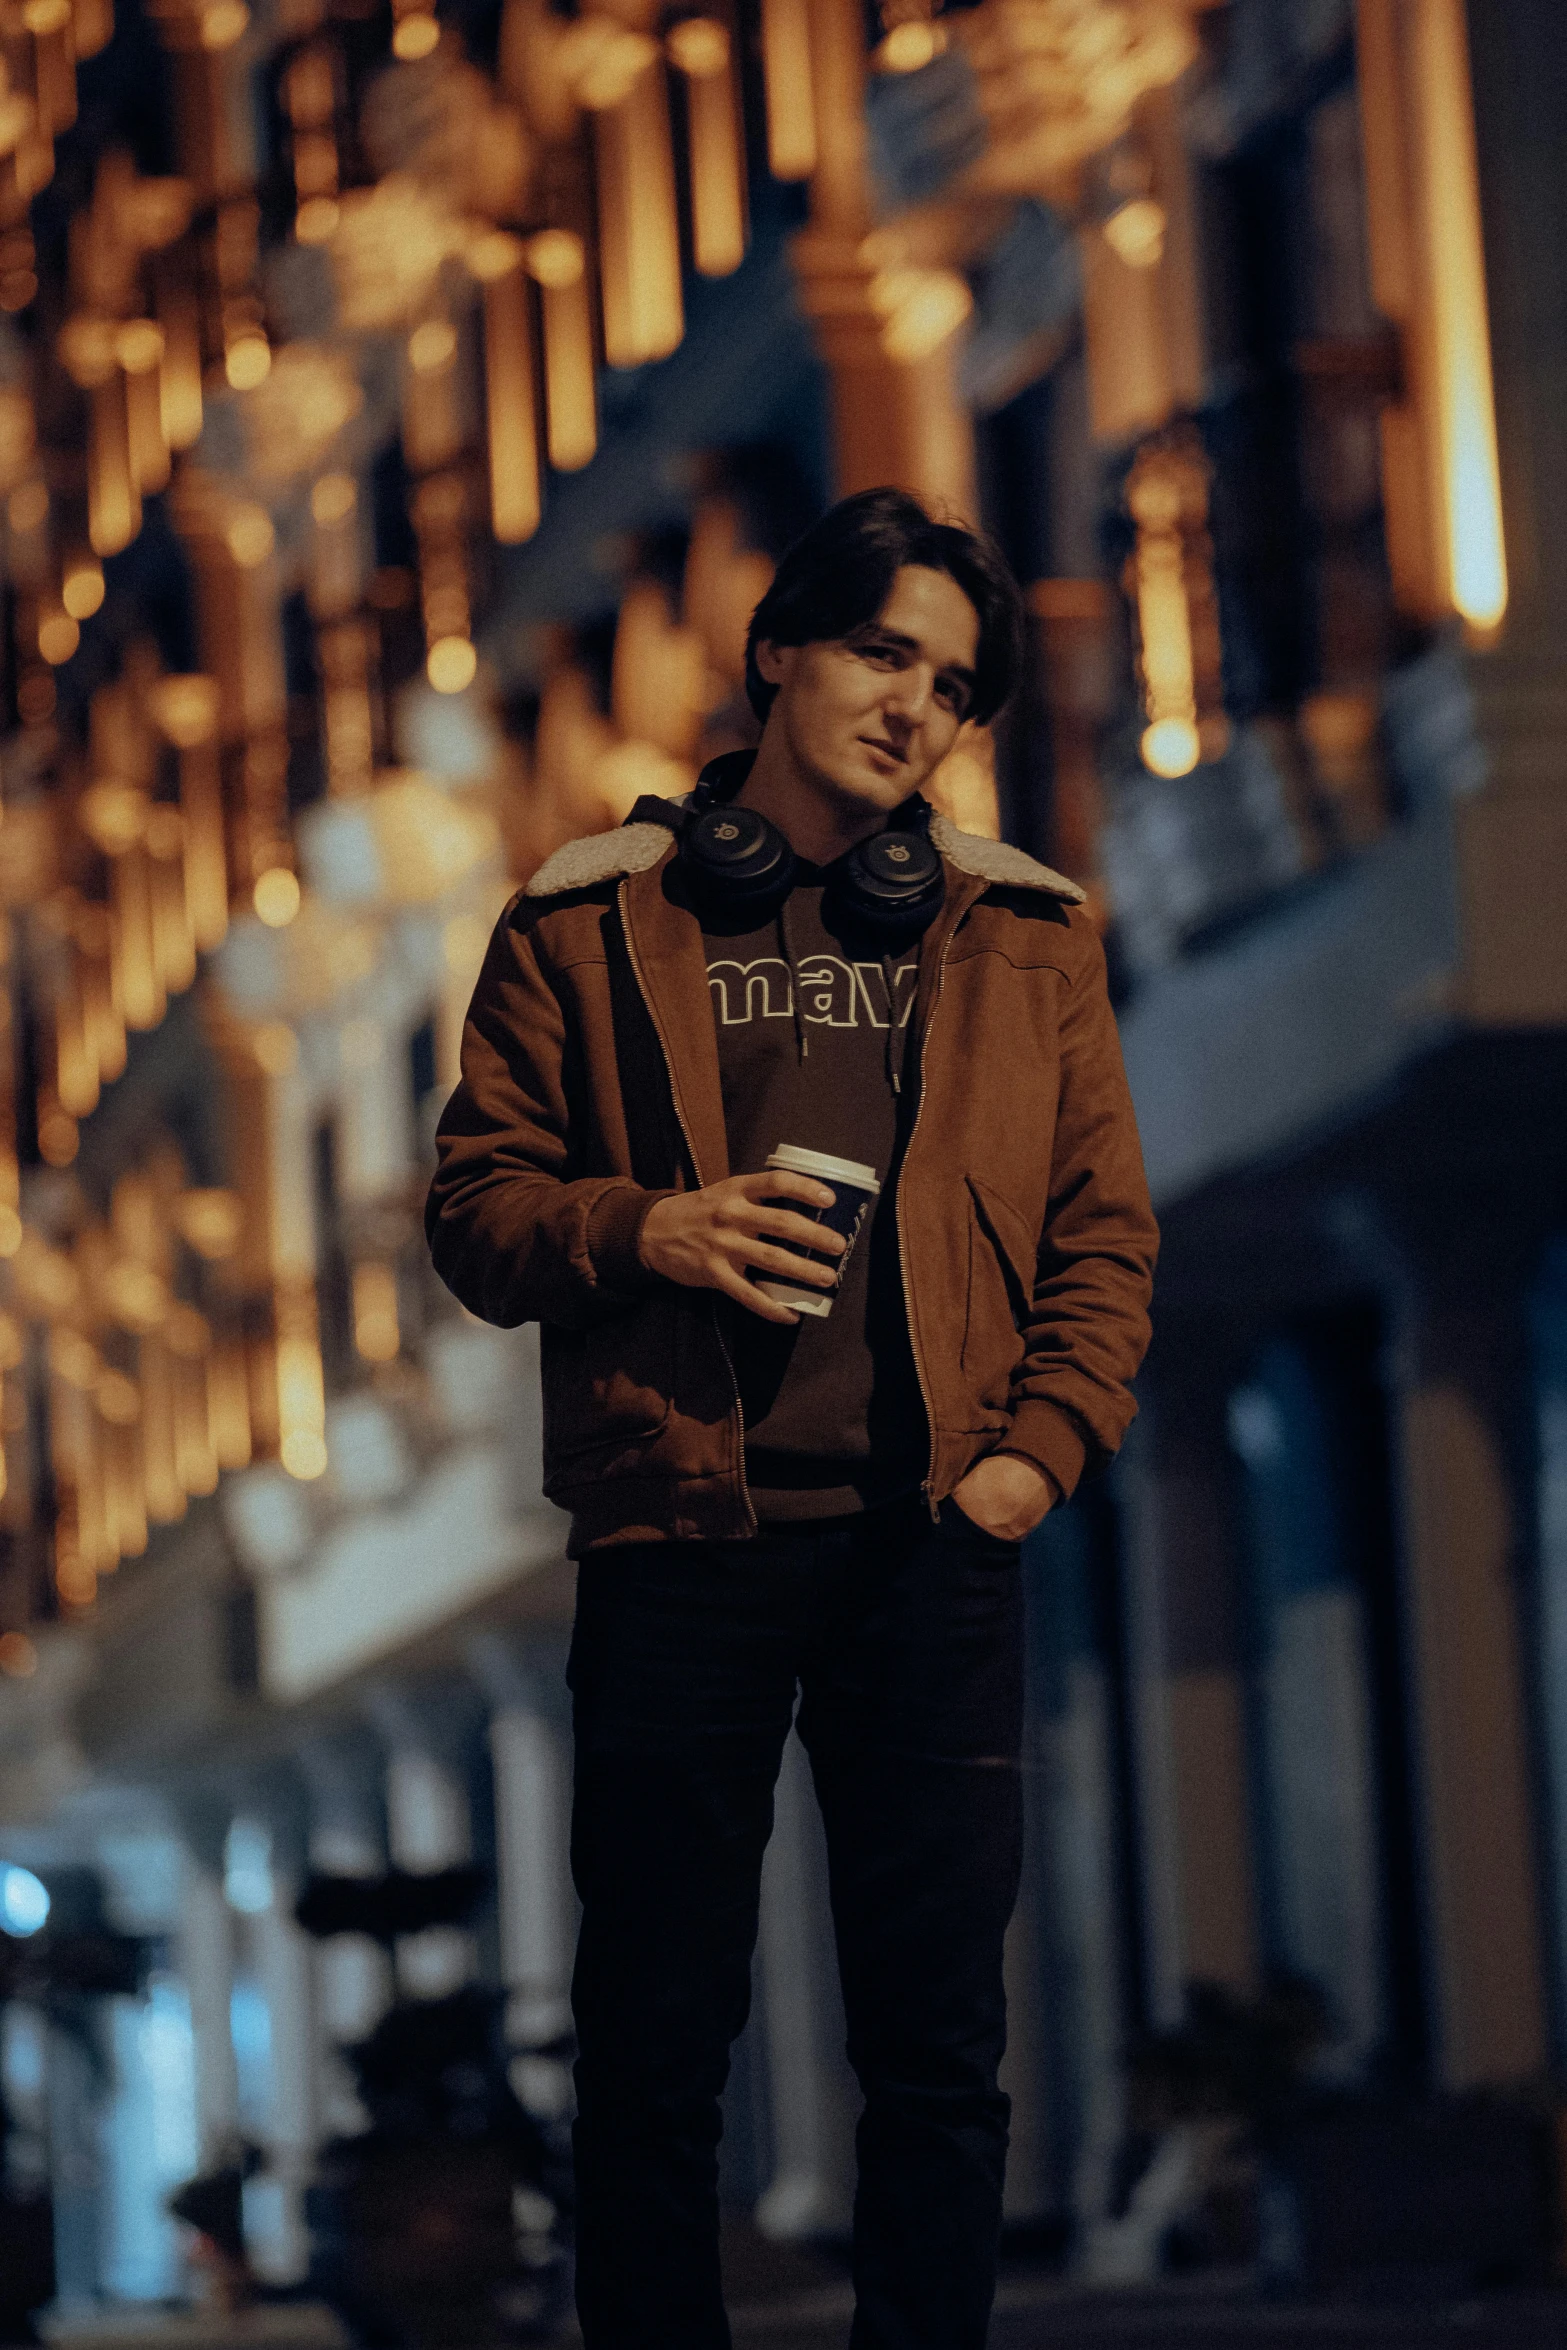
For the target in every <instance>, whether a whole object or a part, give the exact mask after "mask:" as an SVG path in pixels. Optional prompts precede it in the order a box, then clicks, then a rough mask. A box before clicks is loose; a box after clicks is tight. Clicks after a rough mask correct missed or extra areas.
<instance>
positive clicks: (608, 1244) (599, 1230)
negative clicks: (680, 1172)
mask: <svg viewBox="0 0 1567 2350" xmlns="http://www.w3.org/2000/svg"><path fill="white" fill-rule="evenodd" d="M670 1197H672V1190H671V1191H644V1190H643V1188H642V1186H641V1184H640V1183H612V1184H610V1185H609V1186H608V1187H607V1188H606V1189H605V1190H604V1191H603V1192H602V1193H601V1194H600V1196H599V1197H598V1198H597V1199H596V1200H595V1201H594V1203H593V1206H592V1207H591V1208H590V1209H589V1211H588V1258H589V1261H590V1262H591V1264H592V1267H593V1279H594V1283H595V1286H596V1287H597V1288H599V1289H609V1290H617V1291H619V1292H621V1293H622V1294H623V1295H626V1296H632V1295H635V1294H636V1292H637V1291H639V1290H643V1289H650V1288H651V1287H652V1285H653V1283H654V1282H655V1281H656V1280H657V1278H658V1276H657V1274H656V1273H650V1272H649V1271H648V1268H647V1267H646V1265H644V1264H643V1262H642V1255H641V1248H642V1227H643V1225H644V1224H645V1223H646V1221H647V1217H648V1211H649V1209H650V1208H651V1207H652V1206H653V1204H654V1202H655V1201H656V1200H661V1199H669V1198H670Z"/></svg>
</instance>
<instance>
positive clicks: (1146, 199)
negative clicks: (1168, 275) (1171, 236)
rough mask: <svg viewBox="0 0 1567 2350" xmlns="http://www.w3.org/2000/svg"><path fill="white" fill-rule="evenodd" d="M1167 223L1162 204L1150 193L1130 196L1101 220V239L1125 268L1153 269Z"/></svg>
mask: <svg viewBox="0 0 1567 2350" xmlns="http://www.w3.org/2000/svg"><path fill="white" fill-rule="evenodd" d="M1168 225H1169V224H1168V222H1167V220H1166V218H1165V211H1164V206H1163V205H1162V204H1160V203H1157V202H1156V201H1155V199H1154V198H1153V197H1152V196H1133V197H1131V198H1130V199H1129V201H1128V202H1126V203H1125V204H1122V205H1120V206H1119V207H1118V209H1117V210H1116V211H1114V212H1112V213H1111V215H1110V217H1109V219H1108V220H1107V221H1106V222H1105V229H1104V233H1105V242H1106V243H1107V244H1108V245H1109V246H1110V247H1111V248H1112V249H1113V250H1114V252H1116V253H1117V254H1118V255H1119V257H1120V258H1121V260H1123V261H1124V262H1125V263H1126V266H1127V268H1128V269H1157V268H1158V266H1159V263H1160V262H1161V261H1162V260H1163V258H1164V236H1165V230H1166V228H1167V227H1168Z"/></svg>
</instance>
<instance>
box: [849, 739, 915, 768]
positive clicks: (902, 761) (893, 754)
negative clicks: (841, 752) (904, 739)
mask: <svg viewBox="0 0 1567 2350" xmlns="http://www.w3.org/2000/svg"><path fill="white" fill-rule="evenodd" d="M860 740H861V742H862V743H863V744H864V745H865V747H866V749H867V750H868V751H878V752H879V753H880V754H881V756H882V758H884V759H891V760H892V761H893V762H894V764H895V765H896V766H899V767H906V766H907V765H908V763H909V754H908V752H907V751H902V750H900V749H899V748H898V746H897V744H896V743H884V742H878V741H877V739H876V737H875V736H874V735H869V734H862V735H861V737H860Z"/></svg>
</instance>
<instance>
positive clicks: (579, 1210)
mask: <svg viewBox="0 0 1567 2350" xmlns="http://www.w3.org/2000/svg"><path fill="white" fill-rule="evenodd" d="M572 1054H573V1045H572V1040H571V1038H570V1036H569V1034H568V1027H567V1022H566V1018H565V1014H564V1012H563V1010H562V1007H561V1003H560V999H559V997H558V996H557V994H556V992H555V989H554V987H553V986H552V985H551V984H550V977H549V973H548V970H547V968H546V966H545V962H544V959H543V957H542V955H541V952H540V948H539V942H538V937H537V930H536V926H535V925H534V924H533V923H531V922H530V921H529V920H528V917H527V910H526V909H525V907H524V905H523V902H522V901H521V900H519V899H515V898H514V899H513V900H512V902H511V904H510V905H509V906H508V907H507V908H506V911H505V913H504V914H502V916H501V918H500V921H499V922H498V923H497V924H496V927H495V933H494V936H493V937H492V938H491V940H490V945H489V951H488V953H487V954H486V956H485V959H484V968H483V970H482V971H481V972H480V973H479V981H478V985H477V986H476V987H475V989H474V991H473V1001H472V1003H471V1004H470V1005H469V1007H468V1017H467V1020H466V1022H465V1024H464V1027H463V1040H462V1078H461V1082H460V1083H459V1084H458V1087H457V1090H456V1091H455V1093H454V1094H453V1095H452V1097H451V1100H450V1101H449V1102H448V1103H447V1105H446V1108H445V1109H444V1110H443V1112H442V1113H441V1119H440V1124H439V1125H438V1127H437V1128H436V1172H435V1178H434V1181H433V1182H432V1183H431V1185H430V1193H429V1198H428V1199H427V1201H426V1203H425V1211H424V1228H425V1234H426V1237H427V1238H428V1240H429V1243H430V1254H431V1256H432V1258H433V1259H434V1261H435V1269H436V1271H437V1272H438V1273H439V1274H440V1276H441V1279H442V1280H443V1281H444V1282H445V1283H446V1286H447V1287H448V1289H450V1290H451V1291H452V1293H453V1295H454V1296H456V1297H457V1298H459V1299H460V1300H461V1302H462V1303H463V1304H464V1305H465V1306H466V1307H467V1308H468V1310H469V1312H470V1313H473V1314H477V1315H478V1316H479V1317H480V1319H481V1320H483V1321H486V1322H496V1323H499V1324H500V1325H501V1326H502V1328H505V1329H510V1328H511V1327H513V1326H514V1325H515V1324H516V1323H518V1322H550V1323H554V1324H557V1325H559V1326H560V1327H562V1328H565V1329H581V1328H585V1327H587V1326H588V1325H590V1324H592V1323H594V1322H601V1321H604V1320H606V1319H608V1318H609V1317H610V1316H611V1315H613V1314H616V1313H618V1312H620V1311H621V1310H622V1309H623V1308H624V1307H626V1306H627V1305H629V1304H631V1302H632V1301H633V1300H634V1299H635V1298H636V1297H637V1296H638V1295H639V1294H640V1293H641V1292H642V1291H644V1290H645V1289H647V1288H648V1287H649V1286H651V1284H652V1282H653V1280H654V1278H655V1277H654V1275H652V1274H651V1273H649V1272H648V1271H647V1270H646V1269H645V1267H644V1266H643V1265H642V1263H641V1260H640V1257H639V1254H638V1245H639V1242H640V1239H641V1234H642V1224H643V1220H644V1218H645V1217H646V1215H647V1212H648V1210H649V1208H651V1207H652V1205H653V1203H654V1201H655V1200H657V1199H661V1198H663V1197H665V1196H666V1195H665V1194H664V1193H662V1192H659V1191H649V1190H644V1188H643V1187H642V1186H641V1185H640V1184H638V1183H635V1182H633V1181H632V1180H631V1179H630V1177H628V1176H583V1175H579V1174H577V1173H576V1172H575V1170H574V1157H575V1151H574V1138H573V1135H572V1132H571V1122H570V1116H569V1110H568V1099H569V1089H570V1074H569V1066H570V1061H571V1058H572Z"/></svg>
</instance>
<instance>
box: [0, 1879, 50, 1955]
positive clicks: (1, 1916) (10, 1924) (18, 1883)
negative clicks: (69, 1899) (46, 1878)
mask: <svg viewBox="0 0 1567 2350" xmlns="http://www.w3.org/2000/svg"><path fill="white" fill-rule="evenodd" d="M49 1908H50V1903H49V1889H48V1887H47V1886H46V1885H45V1884H44V1882H43V1880H42V1878H40V1877H35V1876H34V1875H33V1872H32V1870H31V1869H24V1868H18V1867H17V1865H16V1864H15V1862H11V1863H9V1864H7V1865H4V1866H0V1926H3V1927H4V1928H5V1931H6V1932H7V1933H8V1934H14V1935H15V1936H17V1938H18V1939H19V1940H26V1939H27V1938H28V1937H29V1936H30V1935H33V1934H38V1933H41V1932H42V1931H43V1929H44V1927H45V1926H46V1925H47V1924H48V1923H49Z"/></svg>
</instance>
